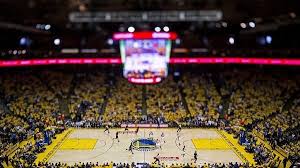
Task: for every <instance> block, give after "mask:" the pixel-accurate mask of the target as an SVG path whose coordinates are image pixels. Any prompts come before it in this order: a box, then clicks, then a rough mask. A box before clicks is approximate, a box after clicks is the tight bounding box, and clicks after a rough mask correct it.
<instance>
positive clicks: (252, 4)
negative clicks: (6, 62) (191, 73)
mask: <svg viewBox="0 0 300 168" xmlns="http://www.w3.org/2000/svg"><path fill="white" fill-rule="evenodd" d="M151 11H153V12H156V13H163V12H164V13H167V14H168V12H172V11H177V13H178V17H179V19H180V17H181V15H180V12H186V11H187V12H189V11H200V12H201V11H219V12H221V13H222V15H221V17H220V18H218V19H217V20H213V19H211V20H210V19H207V20H205V19H199V20H195V19H194V20H193V21H185V22H182V21H173V22H169V21H168V20H166V19H164V20H162V21H160V22H157V21H153V22H149V21H148V22H147V18H148V17H145V18H144V19H145V20H146V21H141V20H138V21H134V18H133V19H132V18H131V19H130V21H128V19H126V20H124V19H123V21H122V19H121V20H120V21H118V22H112V21H111V22H109V21H106V22H101V21H96V20H94V21H93V20H91V21H89V22H76V21H73V20H72V19H70V16H71V15H72V13H77V14H79V15H81V14H82V15H86V14H89V15H91V16H95V15H96V14H97V13H99V12H102V13H104V15H103V16H104V17H105V16H106V15H105V13H109V12H135V13H138V12H140V13H141V17H142V16H143V13H145V12H151ZM298 11H300V1H298V0H284V1H283V0H252V1H244V0H226V1H225V0H163V1H162V0H102V1H101V0H100V1H99V0H27V1H24V0H14V1H11V0H1V1H0V30H1V31H0V35H1V39H0V44H1V46H0V49H8V48H18V47H20V46H19V45H20V44H19V42H20V39H21V38H26V39H27V38H28V39H30V42H31V43H30V47H29V46H26V47H27V49H31V50H51V49H55V46H53V40H54V39H56V38H60V39H61V40H62V44H61V45H62V47H78V48H106V47H111V46H109V45H108V44H107V40H108V39H109V38H111V35H112V33H113V32H116V31H127V28H128V27H129V26H134V27H135V28H136V31H142V30H152V31H154V28H155V27H157V26H158V27H163V26H168V27H169V28H170V31H175V32H178V34H179V36H180V42H181V43H180V45H178V47H187V48H206V49H208V50H211V49H218V48H219V49H224V48H248V49H249V48H259V49H264V48H275V49H278V48H282V49H286V48H288V49H298V48H300V40H299V39H300V33H299V30H300V26H299V25H300V17H299V16H298V15H299V12H298ZM202 14H203V13H202ZM123 15H124V13H122V16H123ZM112 16H114V15H109V16H108V17H109V18H111V17H112ZM186 17H187V15H184V16H183V18H186ZM94 18H95V17H94ZM203 18H208V17H206V16H205V15H204V16H203ZM46 25H49V26H48V28H47V27H46V28H45V26H46ZM50 27H51V28H50ZM266 37H268V40H266ZM270 37H272V38H271V41H272V45H264V43H267V42H268V41H269V40H270ZM229 38H234V40H235V41H234V42H235V45H229V44H228V43H231V42H228V39H229Z"/></svg>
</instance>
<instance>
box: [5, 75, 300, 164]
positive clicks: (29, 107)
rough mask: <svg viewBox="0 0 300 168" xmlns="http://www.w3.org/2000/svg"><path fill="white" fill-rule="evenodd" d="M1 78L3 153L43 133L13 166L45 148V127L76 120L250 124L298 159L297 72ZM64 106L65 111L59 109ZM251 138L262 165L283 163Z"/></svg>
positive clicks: (250, 147)
mask: <svg viewBox="0 0 300 168" xmlns="http://www.w3.org/2000/svg"><path fill="white" fill-rule="evenodd" d="M0 84H1V88H0V89H1V90H2V91H1V92H0V93H1V94H2V97H4V101H5V105H6V106H7V108H8V109H9V111H8V112H7V111H5V110H3V109H1V108H0V110H1V111H0V112H1V113H0V137H1V141H0V147H1V148H0V152H1V153H5V151H7V150H8V149H10V148H12V147H13V146H14V145H15V144H18V143H20V142H22V141H24V140H26V139H28V138H30V137H36V136H37V135H40V137H41V138H37V139H35V141H34V143H33V144H28V145H26V146H25V147H23V148H19V149H18V151H17V152H16V153H15V154H14V155H13V158H15V159H13V160H12V161H11V163H13V164H15V165H18V164H23V163H26V164H31V163H32V160H34V157H35V155H36V154H37V153H39V152H41V151H42V150H43V148H44V142H43V143H42V142H41V143H38V142H39V141H40V140H39V139H44V137H43V135H44V133H45V132H46V131H47V128H49V127H51V126H55V127H57V126H60V125H62V124H63V123H66V124H67V123H71V124H69V125H71V126H74V124H72V123H77V122H81V123H82V122H83V123H88V124H85V126H88V127H89V126H91V125H92V126H97V127H100V126H101V125H102V124H103V123H113V124H114V125H120V124H121V123H141V122H151V123H157V122H159V123H174V122H175V123H187V126H189V125H193V126H201V127H207V126H208V127H218V126H219V125H221V123H222V124H224V125H225V127H235V126H240V127H245V128H246V130H247V131H251V128H249V127H248V126H249V125H252V126H254V128H255V130H256V131H258V132H260V133H262V135H263V136H264V138H265V139H266V140H268V141H269V142H270V143H271V145H272V146H274V147H275V146H280V147H281V148H283V150H285V151H286V152H287V154H288V156H289V158H290V159H292V160H299V153H300V149H299V146H300V141H299V139H300V137H299V135H300V131H299V130H300V125H299V119H300V115H299V114H300V113H299V110H300V108H299V99H295V100H293V103H292V105H291V107H290V108H289V109H283V107H284V105H285V104H286V103H287V102H286V101H287V100H289V99H290V98H291V96H292V94H293V93H295V92H296V91H297V89H298V86H299V79H298V78H291V79H283V78H280V77H278V76H274V75H269V74H263V73H262V74H259V73H250V72H247V71H241V72H222V73H219V74H213V73H198V74H197V73H196V74H194V73H186V74H184V75H182V77H181V80H179V81H176V80H174V79H173V78H172V77H168V78H166V79H165V80H164V81H163V82H162V83H160V84H158V85H147V86H141V85H133V84H130V83H128V81H126V79H123V78H122V77H119V76H117V77H114V80H108V79H107V75H106V74H105V73H102V72H99V71H98V72H88V73H62V72H52V71H43V72H41V73H40V74H38V75H34V74H32V72H31V71H24V72H19V73H11V74H1V80H0ZM1 101H3V100H1ZM143 102H145V103H146V104H143ZM1 103H3V102H1ZM64 107H66V109H67V110H66V111H64V112H62V109H63V108H64ZM91 123H92V124H91ZM254 124H255V125H254ZM67 125H68V124H67ZM55 133H56V131H55ZM247 140H248V141H247V143H246V148H247V150H248V151H249V152H252V153H254V155H255V160H256V162H257V163H259V164H262V165H263V164H266V163H267V164H277V163H278V162H272V160H276V159H278V158H277V157H276V156H274V154H273V153H272V151H270V150H269V149H267V148H266V147H265V146H264V145H262V144H257V143H256V141H255V138H253V137H250V138H248V139H247ZM41 141H43V140H41ZM38 145H41V146H38ZM17 158H21V159H20V160H19V159H17ZM43 166H44V167H55V166H57V165H53V164H44V165H43ZM60 166H61V165H60ZM94 166H95V165H94ZM214 166H216V165H214ZM214 166H212V165H210V166H207V167H214ZM218 166H219V167H224V166H223V165H218ZM16 167H17V166H16ZM37 167H38V166H37ZM77 167H80V166H79V165H77ZM85 167H93V166H92V165H89V166H87V165H85ZM225 167H227V166H225ZM229 167H232V166H231V165H229ZM233 167H236V166H235V165H234V164H233Z"/></svg>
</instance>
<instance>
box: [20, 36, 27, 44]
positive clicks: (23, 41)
mask: <svg viewBox="0 0 300 168" xmlns="http://www.w3.org/2000/svg"><path fill="white" fill-rule="evenodd" d="M26 44H27V38H26V37H22V38H21V39H20V45H21V46H25V45H26Z"/></svg>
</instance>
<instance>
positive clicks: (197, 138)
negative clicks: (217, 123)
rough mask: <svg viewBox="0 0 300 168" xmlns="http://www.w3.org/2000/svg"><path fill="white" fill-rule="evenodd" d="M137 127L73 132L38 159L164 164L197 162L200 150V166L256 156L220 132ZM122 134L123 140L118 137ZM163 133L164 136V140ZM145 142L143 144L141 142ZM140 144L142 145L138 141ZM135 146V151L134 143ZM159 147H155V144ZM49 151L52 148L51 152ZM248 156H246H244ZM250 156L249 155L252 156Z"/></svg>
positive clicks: (53, 161) (249, 159)
mask: <svg viewBox="0 0 300 168" xmlns="http://www.w3.org/2000/svg"><path fill="white" fill-rule="evenodd" d="M135 130H136V129H135V128H130V129H129V131H128V132H125V131H124V128H119V129H111V130H110V133H107V132H104V129H72V130H69V133H67V134H65V138H61V139H59V140H58V141H59V142H55V144H56V145H55V144H53V145H55V146H56V147H54V148H51V151H50V152H49V153H51V155H50V154H48V155H44V156H43V157H44V158H39V159H38V160H43V161H49V162H51V163H57V162H63V163H68V164H71V165H72V164H75V163H79V162H84V163H86V162H94V163H96V162H99V163H105V162H111V161H113V162H115V163H119V162H122V163H124V162H125V163H131V162H135V163H142V162H147V163H152V162H154V161H155V159H154V157H155V156H157V155H158V154H159V155H158V158H159V159H160V162H161V163H165V164H172V163H174V164H176V163H193V162H194V160H193V158H194V152H195V151H197V155H198V159H197V161H196V163H197V164H201V163H229V162H239V163H241V162H249V163H250V164H251V162H252V160H253V157H252V158H251V156H245V155H247V154H246V152H245V151H243V147H241V146H237V145H238V144H237V143H236V142H233V141H234V140H233V138H232V139H231V138H230V136H231V135H229V134H227V133H225V132H223V131H219V130H217V129H182V131H181V132H179V133H177V129H173V128H161V129H156V128H151V129H150V128H149V129H148V128H146V129H143V128H141V129H140V130H139V132H138V133H137V134H136V133H135ZM117 131H119V141H120V142H118V140H117V139H114V138H115V134H116V132H117ZM162 133H163V134H164V135H163V137H162ZM145 139H146V140H147V141H153V143H151V144H150V145H145V144H142V143H143V142H144V140H145ZM139 140H143V141H139ZM138 141H139V142H138ZM131 143H133V144H135V146H134V148H133V150H132V152H133V154H132V153H131V151H129V150H128V149H129V146H130V144H131ZM153 144H155V145H153ZM47 150H48V149H47ZM244 154H245V155H244ZM248 155H249V154H248Z"/></svg>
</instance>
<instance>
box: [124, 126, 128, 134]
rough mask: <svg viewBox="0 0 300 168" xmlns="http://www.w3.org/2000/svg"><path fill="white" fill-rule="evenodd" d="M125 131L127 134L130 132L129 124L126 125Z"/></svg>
mask: <svg viewBox="0 0 300 168" xmlns="http://www.w3.org/2000/svg"><path fill="white" fill-rule="evenodd" d="M124 132H127V134H128V124H127V125H126V127H125V131H124Z"/></svg>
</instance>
